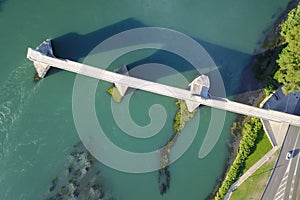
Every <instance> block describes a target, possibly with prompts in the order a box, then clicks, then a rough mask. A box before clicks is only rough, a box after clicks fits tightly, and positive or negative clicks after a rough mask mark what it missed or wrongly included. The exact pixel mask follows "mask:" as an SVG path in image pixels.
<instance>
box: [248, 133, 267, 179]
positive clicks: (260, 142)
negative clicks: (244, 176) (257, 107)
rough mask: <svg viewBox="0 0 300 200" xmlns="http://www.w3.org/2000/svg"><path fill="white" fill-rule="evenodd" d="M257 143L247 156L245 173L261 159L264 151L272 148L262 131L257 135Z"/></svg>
mask: <svg viewBox="0 0 300 200" xmlns="http://www.w3.org/2000/svg"><path fill="white" fill-rule="evenodd" d="M256 140H257V144H256V148H255V150H254V152H253V153H252V154H251V155H250V156H249V157H248V158H247V160H246V162H245V168H244V170H243V173H245V172H246V171H247V170H248V169H249V168H250V167H252V166H253V165H254V164H255V163H256V162H257V161H259V159H261V158H262V157H263V156H264V155H265V154H266V153H268V152H269V151H270V150H271V149H272V145H271V143H270V141H269V138H268V136H267V134H266V133H265V132H264V131H260V132H259V133H258V136H257V139H256Z"/></svg>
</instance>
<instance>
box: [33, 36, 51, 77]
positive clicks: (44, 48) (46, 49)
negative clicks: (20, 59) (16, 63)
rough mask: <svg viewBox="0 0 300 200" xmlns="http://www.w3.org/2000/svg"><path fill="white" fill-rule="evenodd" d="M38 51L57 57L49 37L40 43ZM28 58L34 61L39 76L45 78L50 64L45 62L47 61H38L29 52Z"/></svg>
mask: <svg viewBox="0 0 300 200" xmlns="http://www.w3.org/2000/svg"><path fill="white" fill-rule="evenodd" d="M36 51H37V52H39V53H41V54H42V55H46V56H49V57H53V58H55V56H54V54H53V50H52V45H51V40H50V39H47V40H45V41H44V42H43V43H42V44H40V45H39V46H38V47H37V48H36ZM27 58H28V59H29V60H31V61H33V65H34V68H35V70H36V72H37V74H38V76H39V78H44V77H45V76H46V74H47V72H48V70H49V69H50V67H51V66H50V65H49V64H45V63H41V62H38V61H36V60H35V59H34V58H31V57H30V55H28V54H27Z"/></svg>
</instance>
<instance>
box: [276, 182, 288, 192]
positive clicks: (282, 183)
mask: <svg viewBox="0 0 300 200" xmlns="http://www.w3.org/2000/svg"><path fill="white" fill-rule="evenodd" d="M284 185H286V181H285V182H284V183H282V184H280V186H279V188H281V187H282V186H284ZM279 188H278V190H279Z"/></svg>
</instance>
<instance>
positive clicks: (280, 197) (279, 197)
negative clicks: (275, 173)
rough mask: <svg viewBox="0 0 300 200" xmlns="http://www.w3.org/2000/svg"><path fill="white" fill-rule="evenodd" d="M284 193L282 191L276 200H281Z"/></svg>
mask: <svg viewBox="0 0 300 200" xmlns="http://www.w3.org/2000/svg"><path fill="white" fill-rule="evenodd" d="M283 195H284V193H281V195H279V196H278V197H276V198H275V199H274V200H279V199H282V198H283Z"/></svg>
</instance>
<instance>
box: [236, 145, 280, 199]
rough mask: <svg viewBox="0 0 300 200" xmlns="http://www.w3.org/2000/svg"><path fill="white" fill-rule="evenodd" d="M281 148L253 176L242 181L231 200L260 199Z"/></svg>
mask: <svg viewBox="0 0 300 200" xmlns="http://www.w3.org/2000/svg"><path fill="white" fill-rule="evenodd" d="M279 152H280V149H278V150H277V151H276V153H275V154H274V155H273V156H271V159H270V160H268V161H267V162H266V163H265V164H263V165H262V166H261V167H260V168H259V169H258V170H257V171H256V172H254V174H252V176H250V177H249V178H248V179H247V180H246V181H245V182H244V183H242V184H241V185H240V186H239V187H238V188H237V189H236V190H235V191H234V192H233V193H232V195H231V197H230V200H240V199H260V196H261V195H262V193H263V191H264V189H265V187H266V185H267V182H268V180H269V177H270V175H271V172H272V170H273V167H274V165H275V162H276V159H277V157H278V155H279Z"/></svg>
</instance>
